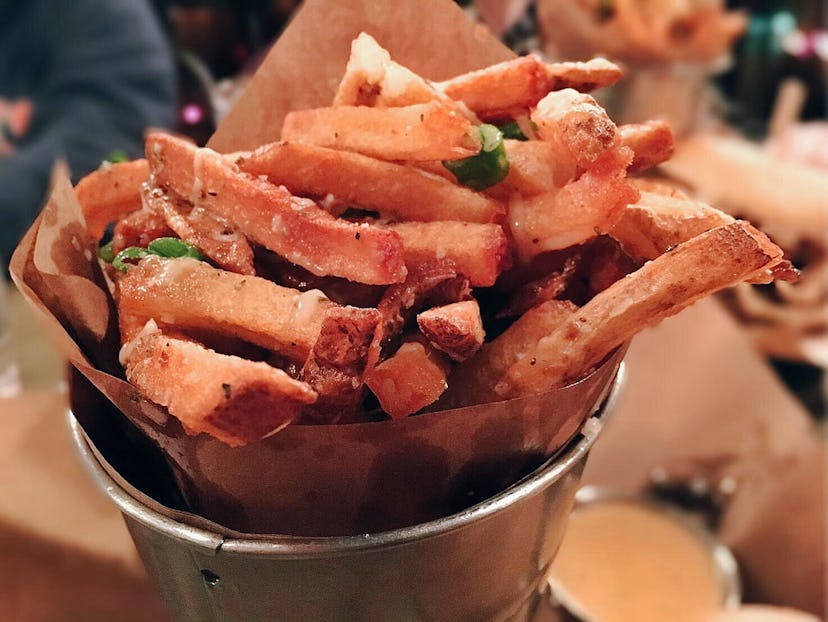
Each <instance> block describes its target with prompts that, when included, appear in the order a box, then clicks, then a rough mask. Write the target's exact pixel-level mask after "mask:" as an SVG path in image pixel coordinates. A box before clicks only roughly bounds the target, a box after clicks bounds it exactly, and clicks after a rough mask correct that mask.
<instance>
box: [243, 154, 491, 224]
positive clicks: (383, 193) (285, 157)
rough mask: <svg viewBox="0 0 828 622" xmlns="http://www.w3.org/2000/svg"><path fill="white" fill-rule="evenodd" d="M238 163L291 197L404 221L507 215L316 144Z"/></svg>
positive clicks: (463, 191) (444, 187) (407, 171)
mask: <svg viewBox="0 0 828 622" xmlns="http://www.w3.org/2000/svg"><path fill="white" fill-rule="evenodd" d="M238 164H239V168H240V169H241V170H242V171H244V172H247V173H250V174H251V175H257V176H258V175H267V177H268V179H269V180H270V181H271V182H272V183H275V184H283V185H284V186H285V187H286V188H287V189H288V190H290V191H291V192H292V193H294V194H298V195H303V196H312V197H314V198H320V199H321V198H324V197H327V196H329V195H330V196H331V197H333V198H335V200H336V201H337V202H342V203H345V204H350V205H354V206H357V207H362V208H364V209H367V210H373V211H377V212H379V213H380V214H381V215H383V216H391V217H395V218H400V219H403V220H416V221H433V220H462V221H466V222H481V223H485V222H493V221H495V220H496V219H498V218H499V217H500V216H502V215H503V213H504V212H505V208H504V206H503V205H502V204H500V203H498V202H497V201H495V200H493V199H490V198H488V197H486V196H484V195H482V194H479V193H476V192H474V191H472V190H469V189H468V188H464V187H462V186H458V185H457V184H456V183H452V182H450V181H448V180H447V179H444V178H442V177H436V176H434V175H431V174H429V173H426V172H425V171H422V170H419V169H417V168H414V167H411V166H406V165H402V164H396V163H392V162H384V161H382V160H377V159H375V158H371V157H369V156H364V155H362V154H359V153H351V152H347V151H337V150H335V149H328V148H326V147H319V146H315V145H303V144H300V143H274V144H272V145H267V146H265V147H262V148H261V149H258V150H257V151H255V152H253V153H251V154H249V155H248V156H245V157H244V158H242V159H241V160H240V161H239V163H238ZM441 166H442V165H441ZM444 170H445V169H444Z"/></svg>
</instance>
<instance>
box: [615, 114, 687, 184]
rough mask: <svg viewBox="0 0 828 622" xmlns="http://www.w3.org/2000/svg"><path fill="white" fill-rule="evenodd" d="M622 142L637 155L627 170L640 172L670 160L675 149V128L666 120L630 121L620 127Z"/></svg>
mask: <svg viewBox="0 0 828 622" xmlns="http://www.w3.org/2000/svg"><path fill="white" fill-rule="evenodd" d="M618 135H619V136H620V138H621V144H622V145H624V146H625V147H629V148H630V149H632V150H633V153H634V154H635V157H634V158H633V161H632V164H630V167H629V169H627V171H628V172H629V173H639V172H641V171H645V170H647V169H649V168H653V167H654V166H657V165H659V164H661V163H662V162H664V161H666V160H669V159H670V156H671V155H673V151H674V150H675V140H674V138H673V130H672V129H670V125H669V124H668V123H667V122H666V121H647V122H646V123H628V124H626V125H621V126H619V127H618Z"/></svg>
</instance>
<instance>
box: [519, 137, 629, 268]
mask: <svg viewBox="0 0 828 622" xmlns="http://www.w3.org/2000/svg"><path fill="white" fill-rule="evenodd" d="M631 157H632V154H631V153H630V151H629V150H628V149H626V148H624V147H621V148H619V149H613V150H611V151H609V152H607V153H606V154H605V155H604V156H602V157H601V158H600V159H599V160H598V161H597V162H595V164H594V165H593V166H592V167H590V168H589V169H588V170H587V171H586V172H585V173H584V174H583V175H581V177H579V178H578V179H576V180H575V181H573V182H570V183H569V184H567V185H566V186H564V187H563V188H561V189H560V190H553V191H551V192H546V193H544V194H539V195H537V196H534V197H530V198H526V199H524V198H522V197H520V196H516V197H514V198H513V199H512V201H510V203H509V214H508V218H507V219H508V222H509V226H510V228H511V233H512V236H513V238H514V241H515V246H516V247H517V253H518V256H519V257H520V258H521V259H522V260H523V261H527V260H528V259H530V258H532V257H534V256H535V255H537V254H539V253H541V252H544V251H550V250H556V249H561V248H566V247H568V246H572V245H574V244H579V243H581V242H583V241H585V240H588V239H591V238H593V237H595V236H596V235H599V234H601V233H606V232H608V231H609V230H611V229H612V227H613V226H614V225H615V223H616V222H617V221H618V219H619V218H620V217H621V214H622V212H623V210H624V207H625V206H626V205H627V204H628V203H633V202H635V201H636V200H637V199H638V191H637V190H636V189H635V188H634V187H633V186H632V185H631V184H630V183H629V182H628V181H627V179H626V167H627V165H628V164H629V162H630V159H631Z"/></svg>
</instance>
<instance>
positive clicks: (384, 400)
mask: <svg viewBox="0 0 828 622" xmlns="http://www.w3.org/2000/svg"><path fill="white" fill-rule="evenodd" d="M449 369H450V364H449V362H448V360H447V359H446V358H445V355H443V354H442V353H440V352H438V351H436V350H434V349H433V348H431V347H428V346H424V345H423V344H421V343H419V342H417V341H409V342H406V343H404V344H403V345H401V346H400V349H399V350H397V352H395V353H394V354H393V355H392V356H390V357H389V358H387V359H386V360H384V361H383V362H382V363H380V364H379V365H377V366H376V367H374V368H373V369H372V370H371V371H370V373H369V374H368V376H367V378H366V380H365V383H366V384H367V385H368V388H370V389H371V391H372V392H373V393H374V395H376V396H377V399H378V400H379V403H380V406H382V409H383V410H384V411H385V412H386V413H388V415H389V416H391V417H393V418H395V419H396V418H399V417H407V416H408V415H411V414H413V413H415V412H417V411H419V410H422V409H423V408H425V407H426V406H428V405H429V404H432V403H434V402H435V401H437V399H438V398H439V397H440V395H442V393H443V392H444V391H445V390H446V388H447V386H448V385H447V384H446V376H447V375H448V372H449Z"/></svg>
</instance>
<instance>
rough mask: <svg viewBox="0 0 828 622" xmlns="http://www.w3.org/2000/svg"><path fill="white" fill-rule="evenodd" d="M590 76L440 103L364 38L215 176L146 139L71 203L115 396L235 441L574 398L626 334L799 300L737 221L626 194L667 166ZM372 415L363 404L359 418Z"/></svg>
mask: <svg viewBox="0 0 828 622" xmlns="http://www.w3.org/2000/svg"><path fill="white" fill-rule="evenodd" d="M620 75H621V72H620V70H619V69H618V68H617V67H616V66H615V65H613V64H612V63H609V62H608V61H604V60H595V61H590V62H587V63H555V64H547V63H544V62H543V61H542V60H541V59H540V58H538V57H524V58H519V59H515V60H513V61H509V62H506V63H501V64H498V65H494V66H492V67H489V68H488V69H483V70H481V71H476V72H471V73H468V74H464V75H461V76H457V77H455V78H453V79H450V80H447V81H444V82H441V83H432V82H430V81H429V80H427V79H425V78H423V77H421V76H418V75H417V74H415V73H414V72H412V71H410V70H409V69H407V68H405V67H403V66H402V65H400V64H398V63H396V62H395V61H394V60H393V59H391V57H390V55H389V54H388V52H387V51H386V50H384V49H383V48H382V47H381V46H380V45H379V44H378V43H377V42H376V41H375V40H374V39H373V38H371V37H370V36H369V35H367V34H362V35H360V36H359V37H358V38H357V39H356V40H355V41H354V42H353V45H352V50H351V58H350V60H349V62H348V66H347V69H346V71H345V75H344V76H343V79H342V82H341V84H340V87H339V89H338V90H337V93H336V96H335V98H334V101H333V102H332V105H331V106H330V107H327V108H318V109H315V110H299V111H294V112H292V113H290V114H288V115H287V117H286V118H285V121H284V126H283V128H282V136H281V140H280V141H277V142H269V143H266V142H265V141H266V140H270V138H268V137H263V143H265V144H262V145H261V146H260V147H259V148H258V149H256V150H255V151H251V152H247V153H237V154H226V155H222V154H219V153H216V152H214V151H212V150H210V149H199V148H197V147H196V146H194V145H192V144H190V143H188V142H187V141H185V140H183V139H181V138H177V137H174V136H171V135H168V134H164V133H159V132H156V133H153V134H151V135H150V136H149V137H148V139H147V148H146V160H139V161H136V162H134V163H128V164H118V165H112V166H110V167H105V168H102V169H101V170H99V171H96V172H95V173H92V174H91V175H90V176H88V177H87V178H85V179H84V180H82V181H81V183H80V184H79V186H78V196H79V199H80V202H81V204H82V208H83V212H84V214H85V216H86V219H87V222H88V223H89V226H90V231H91V233H93V234H94V235H96V236H101V235H102V234H103V232H104V230H105V229H106V227H107V225H108V224H109V223H110V222H115V228H114V232H115V233H114V237H113V239H112V241H111V243H109V244H108V245H107V246H106V248H104V249H102V251H101V257H102V259H103V261H104V262H105V265H106V263H111V264H112V267H111V268H107V270H108V271H109V273H110V276H111V277H112V281H113V283H114V285H113V287H114V294H115V298H116V301H117V306H118V310H119V324H120V328H121V338H122V342H123V347H122V351H121V361H122V363H123V365H124V367H125V371H126V376H127V379H128V380H129V381H130V382H132V383H133V384H134V385H135V387H136V388H137V389H138V390H139V391H140V392H141V393H142V394H143V395H144V396H145V397H146V398H148V399H150V400H152V401H154V402H156V403H158V404H160V405H162V406H165V407H166V408H167V409H168V410H169V412H170V413H171V414H172V415H174V416H175V417H177V418H178V419H180V420H181V422H182V423H183V425H184V427H185V429H186V430H187V431H188V432H190V433H199V432H205V433H208V434H211V435H213V436H215V437H216V438H218V439H220V440H222V441H223V442H225V443H228V444H231V445H242V444H246V443H251V442H255V441H257V440H259V439H261V438H264V437H266V436H268V435H270V434H272V433H274V432H277V431H278V430H279V429H281V428H282V427H284V426H286V425H291V424H293V425H307V424H332V423H351V422H368V421H372V420H375V419H376V418H377V417H385V416H390V417H395V418H396V417H405V416H409V415H413V414H416V413H419V412H421V411H423V410H424V409H430V410H435V409H440V408H446V407H454V406H464V405H471V404H476V403H481V402H486V401H496V400H501V399H507V398H513V397H520V396H523V395H527V394H530V393H536V392H543V391H547V390H550V389H553V388H555V387H559V386H561V385H564V384H566V383H569V382H572V381H575V380H578V379H579V378H581V377H583V376H584V375H586V374H588V373H589V372H590V370H592V369H594V368H595V367H596V366H598V365H599V364H600V363H601V361H602V360H603V359H605V358H606V357H607V356H608V355H609V354H610V353H611V352H613V351H614V350H615V349H616V348H618V347H619V346H621V345H622V344H623V343H625V342H626V341H628V340H629V339H630V338H631V337H632V336H633V335H634V334H635V333H636V332H638V331H639V330H641V329H642V328H643V327H645V326H648V325H651V324H653V323H655V322H658V321H660V320H661V319H663V318H665V317H668V316H670V315H672V314H674V313H676V312H678V311H679V310H681V309H682V308H684V307H685V306H687V305H689V304H691V303H692V302H694V301H695V300H697V299H698V298H700V297H702V296H706V295H708V294H711V293H713V292H715V291H717V290H719V289H722V288H725V287H730V286H732V285H736V284H738V283H740V282H744V281H751V282H756V281H769V280H772V279H774V278H793V277H794V276H795V272H794V271H793V270H792V269H791V267H790V264H788V262H787V261H786V260H785V259H784V258H783V256H782V252H781V250H780V249H779V248H778V247H777V246H775V245H774V244H773V243H772V242H770V240H768V239H767V238H766V237H765V236H764V235H763V234H762V233H760V232H759V231H757V230H756V229H754V228H753V227H751V226H750V225H749V224H748V223H745V222H742V221H736V220H733V219H732V218H730V217H728V216H726V215H724V214H722V213H721V212H718V211H717V210H715V209H713V208H711V207H709V206H706V205H703V204H700V203H698V202H695V201H690V200H689V199H687V198H686V197H684V196H682V195H681V194H680V193H666V192H662V191H661V190H659V189H658V188H657V187H653V186H647V185H646V184H645V183H644V182H640V181H635V180H632V179H631V178H630V177H628V174H629V173H631V172H638V171H641V170H645V169H647V168H649V167H651V166H654V165H656V164H658V163H660V162H662V161H664V160H665V159H666V158H667V157H669V155H670V153H671V152H672V134H671V133H670V131H669V128H668V127H667V126H665V125H664V124H662V123H657V122H653V123H648V124H640V125H629V126H622V127H620V128H619V127H616V125H615V124H614V123H613V122H612V120H611V119H610V118H609V117H608V116H607V114H606V112H605V111H604V110H603V109H602V108H601V107H600V106H599V105H598V104H597V103H596V101H595V100H594V99H593V98H592V97H591V96H590V95H589V94H588V91H590V90H591V89H593V88H597V87H600V86H605V85H607V84H611V83H612V82H614V81H615V80H617V79H618V78H619V77H620ZM377 405H378V407H377Z"/></svg>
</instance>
